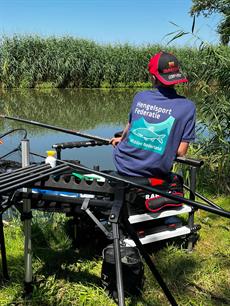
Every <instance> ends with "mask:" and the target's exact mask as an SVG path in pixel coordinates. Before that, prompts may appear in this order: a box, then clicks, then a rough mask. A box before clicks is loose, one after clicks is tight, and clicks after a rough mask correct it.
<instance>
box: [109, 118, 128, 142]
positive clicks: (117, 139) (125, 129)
mask: <svg viewBox="0 0 230 306" xmlns="http://www.w3.org/2000/svg"><path fill="white" fill-rule="evenodd" d="M129 126H130V123H127V125H126V127H125V128H124V130H123V133H122V135H121V137H113V138H112V139H111V140H110V143H111V144H112V146H113V147H115V146H116V145H117V144H118V143H119V142H121V141H122V140H123V139H124V138H125V136H126V135H127V132H128V129H129Z"/></svg>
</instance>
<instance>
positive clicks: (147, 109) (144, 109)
mask: <svg viewBox="0 0 230 306" xmlns="http://www.w3.org/2000/svg"><path fill="white" fill-rule="evenodd" d="M134 112H135V113H136V114H138V115H142V116H148V117H151V118H156V119H160V117H161V114H167V115H169V116H170V115H171V112H172V109H171V108H170V109H168V108H163V107H159V106H157V105H155V104H154V105H151V104H148V103H143V102H141V101H139V102H137V105H136V108H135V111H134Z"/></svg>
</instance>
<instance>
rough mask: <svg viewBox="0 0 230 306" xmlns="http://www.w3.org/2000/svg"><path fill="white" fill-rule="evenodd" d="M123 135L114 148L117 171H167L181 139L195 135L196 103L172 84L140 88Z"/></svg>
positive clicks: (149, 174) (152, 173) (142, 173)
mask: <svg viewBox="0 0 230 306" xmlns="http://www.w3.org/2000/svg"><path fill="white" fill-rule="evenodd" d="M129 123H130V127H129V130H128V133H127V135H126V137H125V138H124V139H123V140H122V141H121V142H120V143H119V144H118V145H117V146H116V147H115V149H114V155H113V157H114V164H115V166H116V168H117V171H118V172H119V173H121V174H123V175H128V176H144V177H153V176H161V175H164V174H166V173H168V172H169V171H170V169H171V167H172V164H173V161H174V159H175V157H176V153H177V149H178V147H179V145H180V142H181V141H184V142H190V141H193V140H194V139H195V105H194V103H193V102H192V101H190V100H188V99H186V98H185V97H183V96H180V95H178V94H177V93H176V91H175V89H174V88H167V87H158V88H157V89H156V90H148V91H143V92H139V93H137V94H136V95H135V97H134V99H133V104H132V106H131V110H130V114H129Z"/></svg>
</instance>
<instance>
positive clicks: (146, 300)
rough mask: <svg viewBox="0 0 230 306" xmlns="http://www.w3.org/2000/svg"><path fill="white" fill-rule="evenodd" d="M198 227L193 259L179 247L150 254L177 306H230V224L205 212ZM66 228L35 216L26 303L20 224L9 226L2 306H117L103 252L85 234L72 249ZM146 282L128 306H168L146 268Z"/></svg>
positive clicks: (59, 219) (59, 220)
mask: <svg viewBox="0 0 230 306" xmlns="http://www.w3.org/2000/svg"><path fill="white" fill-rule="evenodd" d="M229 200H230V198H229V197H228V198H225V199H223V198H218V199H215V202H216V203H218V204H219V205H220V206H222V207H223V208H225V209H227V208H228V203H229ZM195 221H196V223H199V224H201V226H202V229H201V230H200V239H199V241H198V242H197V244H196V246H195V249H194V251H193V252H192V253H188V252H187V251H186V249H185V248H183V244H181V241H178V242H177V243H176V242H175V241H174V242H169V243H167V244H164V245H161V247H159V246H158V247H157V248H156V247H155V245H153V246H152V247H148V251H149V252H150V254H152V256H153V258H154V261H155V263H156V266H157V268H158V269H159V270H160V272H161V274H162V276H163V278H164V279H165V281H166V282H167V284H168V286H169V288H170V290H171V291H172V293H173V295H174V296H175V298H176V300H177V302H178V304H179V305H187V306H191V305H194V306H195V305H201V306H209V305H210V306H211V305H212V306H217V305H223V306H224V305H229V304H230V292H229V286H230V279H229V264H230V261H229V260H230V253H229V248H228V246H229V243H230V240H229V239H230V238H229V237H230V235H229V231H230V227H229V221H228V219H224V218H222V217H218V216H215V215H213V214H210V213H207V212H202V211H198V212H197V213H196V220H195ZM68 224H69V223H68V222H67V219H66V218H65V217H64V215H59V214H55V215H52V214H49V213H46V214H45V215H43V214H41V213H34V219H33V226H32V244H33V271H34V280H35V282H34V291H33V294H32V296H31V297H28V298H24V297H23V273H24V267H23V231H22V228H21V223H20V221H19V219H15V220H14V221H11V222H10V223H9V225H8V226H5V237H6V249H7V256H8V264H9V273H10V281H9V282H4V281H3V280H1V287H0V305H33V306H34V305H46V306H49V305H87V306H88V305H97V304H98V305H106V306H107V305H111V306H112V305H114V306H115V305H116V304H115V303H114V301H113V300H112V299H111V298H109V297H108V296H107V294H106V292H105V291H104V290H103V288H102V287H101V282H100V271H101V263H102V258H101V249H102V246H101V245H98V244H97V243H95V241H96V240H95V239H94V238H93V237H92V236H90V235H87V233H86V234H85V236H84V237H81V238H83V239H82V241H84V244H83V246H82V248H80V249H79V250H75V249H73V248H72V247H71V238H70V237H71V236H70V235H69V234H67V233H71V231H70V230H69V228H70V227H69V225H68ZM67 229H68V230H67ZM90 237H91V238H90ZM100 237H101V236H100ZM0 269H1V267H0ZM0 271H1V270H0ZM145 276H146V280H145V285H144V289H143V294H142V296H141V297H138V298H135V297H129V298H127V299H126V303H127V305H130V306H131V305H139V306H141V305H143V306H144V305H145V306H146V305H148V306H151V305H154V306H165V305H168V302H167V300H166V298H165V296H164V294H163V293H162V291H161V289H160V288H159V286H158V284H157V282H156V280H155V279H154V277H153V276H152V275H151V272H150V271H149V269H148V267H147V266H145ZM0 277H1V276H0Z"/></svg>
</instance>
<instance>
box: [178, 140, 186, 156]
mask: <svg viewBox="0 0 230 306" xmlns="http://www.w3.org/2000/svg"><path fill="white" fill-rule="evenodd" d="M188 147H189V142H185V141H182V142H181V143H180V145H179V147H178V149H177V154H176V155H177V156H180V157H182V156H184V155H185V154H186V153H187V151H188Z"/></svg>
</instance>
